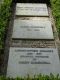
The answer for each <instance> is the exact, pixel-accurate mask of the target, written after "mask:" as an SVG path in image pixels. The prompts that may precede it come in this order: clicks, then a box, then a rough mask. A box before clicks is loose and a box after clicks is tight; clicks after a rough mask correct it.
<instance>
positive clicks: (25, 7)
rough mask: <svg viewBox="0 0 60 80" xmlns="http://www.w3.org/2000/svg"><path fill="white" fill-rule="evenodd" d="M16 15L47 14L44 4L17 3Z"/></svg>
mask: <svg viewBox="0 0 60 80" xmlns="http://www.w3.org/2000/svg"><path fill="white" fill-rule="evenodd" d="M16 15H18V16H49V15H48V9H47V5H46V4H33V3H29V4H28V3H17V4H16Z"/></svg>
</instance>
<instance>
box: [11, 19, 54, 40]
mask: <svg viewBox="0 0 60 80" xmlns="http://www.w3.org/2000/svg"><path fill="white" fill-rule="evenodd" d="M12 38H16V39H19V38H23V39H54V37H53V31H52V26H51V22H50V21H49V20H48V21H47V20H43V21H42V20H20V19H15V20H14V26H13V33H12Z"/></svg>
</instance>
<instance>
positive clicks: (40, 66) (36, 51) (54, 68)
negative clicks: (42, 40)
mask: <svg viewBox="0 0 60 80" xmlns="http://www.w3.org/2000/svg"><path fill="white" fill-rule="evenodd" d="M58 72H59V56H58V51H57V49H56V48H19V47H10V51H9V59H8V67H7V77H17V76H18V77H20V76H21V77H24V76H27V74H29V75H30V76H33V75H36V74H39V73H43V74H50V73H54V74H57V73H58Z"/></svg>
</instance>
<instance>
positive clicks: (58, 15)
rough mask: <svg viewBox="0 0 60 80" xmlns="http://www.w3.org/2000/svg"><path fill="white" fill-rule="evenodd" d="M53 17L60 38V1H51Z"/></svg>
mask: <svg viewBox="0 0 60 80" xmlns="http://www.w3.org/2000/svg"><path fill="white" fill-rule="evenodd" d="M50 2H51V9H52V13H53V17H54V19H55V24H56V28H57V31H58V35H59V37H60V0H50Z"/></svg>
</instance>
